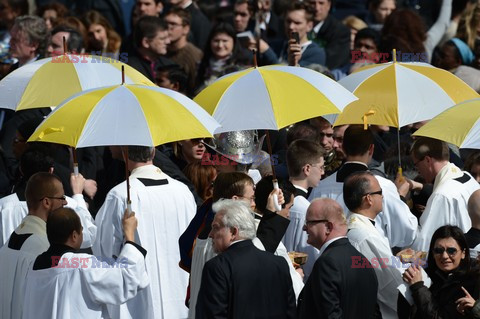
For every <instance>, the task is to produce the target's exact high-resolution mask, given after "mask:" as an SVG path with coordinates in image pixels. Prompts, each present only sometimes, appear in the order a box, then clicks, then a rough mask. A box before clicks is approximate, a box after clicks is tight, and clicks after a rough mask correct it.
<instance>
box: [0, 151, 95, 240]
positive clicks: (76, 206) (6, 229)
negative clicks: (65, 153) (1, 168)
mask: <svg viewBox="0 0 480 319" xmlns="http://www.w3.org/2000/svg"><path fill="white" fill-rule="evenodd" d="M53 164H54V161H53V159H52V158H51V157H50V156H47V155H45V154H44V152H42V151H39V150H35V149H29V150H27V151H25V152H24V153H23V154H22V157H21V159H20V170H21V172H22V174H23V177H22V180H21V182H20V183H19V184H17V185H16V186H15V189H14V190H15V192H14V193H13V194H10V195H8V196H5V197H3V198H1V199H0V247H2V246H3V245H4V244H5V243H6V242H7V240H8V239H9V238H10V235H11V234H12V232H13V231H14V230H15V228H17V227H18V225H20V223H21V222H22V220H23V218H25V216H27V214H28V207H27V202H26V201H25V187H26V184H27V181H28V179H29V178H30V177H31V176H32V175H33V174H35V173H38V172H48V173H51V174H52V173H54V166H53ZM70 185H71V187H72V192H73V196H72V197H68V196H66V200H67V204H66V205H65V206H66V207H70V208H72V209H73V210H75V211H76V212H77V214H78V216H79V217H80V219H81V221H82V225H83V227H84V229H83V243H82V248H90V247H92V245H93V241H94V240H95V235H96V232H97V227H96V226H95V224H94V221H93V218H92V216H91V214H90V212H89V211H88V208H87V203H86V202H85V199H84V198H83V195H82V193H83V189H84V186H85V178H84V177H83V176H82V175H81V174H79V175H77V176H75V175H74V174H72V175H71V176H70Z"/></svg>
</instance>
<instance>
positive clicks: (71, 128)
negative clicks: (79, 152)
mask: <svg viewBox="0 0 480 319" xmlns="http://www.w3.org/2000/svg"><path fill="white" fill-rule="evenodd" d="M218 126H219V124H218V123H217V122H216V121H215V120H214V119H213V118H212V117H211V116H210V115H208V113H207V112H205V110H203V109H202V108H201V107H200V106H198V105H197V104H196V103H195V102H193V101H192V100H190V99H189V98H187V97H185V96H184V95H182V94H180V93H177V92H174V91H171V90H168V89H162V88H158V87H147V86H139V85H117V86H111V87H106V88H101V89H93V90H90V91H86V92H82V93H80V94H77V95H76V96H73V97H72V98H70V99H68V100H66V101H65V102H64V103H62V105H60V106H59V107H58V108H57V109H56V110H55V111H53V112H52V113H51V114H50V115H49V116H48V117H47V118H46V119H45V120H44V121H43V122H42V123H41V124H40V126H39V127H38V128H37V129H36V131H35V132H34V133H33V135H32V136H31V137H30V139H29V141H45V142H52V143H59V144H65V145H69V146H73V147H76V148H78V147H89V146H103V145H143V146H155V145H159V144H163V143H168V142H172V141H178V140H184V139H190V138H201V137H211V136H212V134H213V131H214V130H215V129H216V128H218Z"/></svg>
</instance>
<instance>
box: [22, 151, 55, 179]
mask: <svg viewBox="0 0 480 319" xmlns="http://www.w3.org/2000/svg"><path fill="white" fill-rule="evenodd" d="M53 166H54V161H53V158H51V157H50V156H48V155H47V154H46V153H44V152H41V151H40V150H38V149H27V150H26V151H25V152H24V153H23V154H22V156H21V157H20V170H21V172H22V175H23V179H24V180H28V179H29V178H30V177H31V176H32V175H33V174H35V173H38V172H46V173H48V172H50V169H51V168H53Z"/></svg>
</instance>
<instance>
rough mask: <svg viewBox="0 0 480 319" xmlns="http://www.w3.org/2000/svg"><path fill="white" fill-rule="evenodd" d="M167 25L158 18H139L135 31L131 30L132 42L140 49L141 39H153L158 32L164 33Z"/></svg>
mask: <svg viewBox="0 0 480 319" xmlns="http://www.w3.org/2000/svg"><path fill="white" fill-rule="evenodd" d="M166 30H168V29H167V25H166V23H165V21H164V20H162V19H160V18H159V17H151V16H143V17H141V18H140V19H139V20H138V22H137V25H136V26H135V29H134V30H133V40H134V43H135V46H136V47H137V48H141V47H142V40H143V38H147V39H153V38H154V37H155V36H156V35H157V32H158V31H166Z"/></svg>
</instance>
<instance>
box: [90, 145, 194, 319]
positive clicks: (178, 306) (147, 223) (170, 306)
mask: <svg viewBox="0 0 480 319" xmlns="http://www.w3.org/2000/svg"><path fill="white" fill-rule="evenodd" d="M111 150H112V151H113V152H115V151H119V149H118V148H111ZM154 151H155V149H154V148H153V147H145V146H128V162H127V167H128V169H129V171H130V172H131V173H130V177H129V181H130V196H131V197H130V198H131V207H132V210H133V211H136V212H138V229H137V233H136V236H138V237H137V238H136V239H137V242H138V244H140V245H142V247H145V249H146V250H147V251H148V255H147V257H146V266H147V272H148V275H149V277H150V285H149V286H148V287H147V288H146V289H144V290H142V291H140V292H139V293H138V294H137V296H136V297H134V298H132V299H130V300H129V301H127V302H126V303H124V304H122V305H119V306H117V305H109V309H108V311H109V314H110V316H111V317H113V318H155V319H156V318H159V319H161V318H166V319H169V318H186V317H187V315H188V309H187V307H186V306H185V291H186V289H187V285H188V274H187V273H186V272H184V271H183V270H182V269H181V268H180V267H179V266H178V261H179V260H180V252H179V249H178V238H179V237H180V235H181V234H182V233H183V231H184V230H185V229H186V228H187V226H188V224H189V223H190V221H191V219H192V218H193V216H194V215H195V211H196V208H197V205H196V203H195V200H194V198H193V195H192V193H191V192H190V190H189V189H188V187H187V186H186V185H184V184H183V183H181V182H179V181H177V180H175V179H173V178H171V177H169V176H168V175H166V174H165V173H163V172H162V171H161V170H160V168H158V167H156V166H154V165H153V164H152V159H153V156H154V154H155V153H154ZM126 208H127V183H126V181H125V182H123V183H121V184H119V185H117V186H115V187H114V188H113V189H111V190H110V192H109V193H108V194H107V197H106V199H105V202H104V204H103V205H102V207H101V208H100V210H99V212H98V214H97V216H96V218H95V223H96V225H97V227H98V234H97V240H96V242H95V243H94V245H93V252H94V254H95V255H97V256H103V257H106V258H109V259H112V258H113V259H117V258H118V257H117V256H119V254H120V252H121V248H122V246H123V242H124V236H123V231H122V227H121V220H122V217H123V213H124V211H125V209H126Z"/></svg>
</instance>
